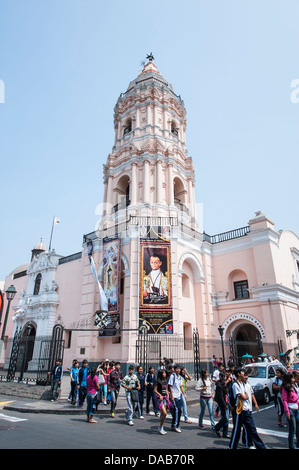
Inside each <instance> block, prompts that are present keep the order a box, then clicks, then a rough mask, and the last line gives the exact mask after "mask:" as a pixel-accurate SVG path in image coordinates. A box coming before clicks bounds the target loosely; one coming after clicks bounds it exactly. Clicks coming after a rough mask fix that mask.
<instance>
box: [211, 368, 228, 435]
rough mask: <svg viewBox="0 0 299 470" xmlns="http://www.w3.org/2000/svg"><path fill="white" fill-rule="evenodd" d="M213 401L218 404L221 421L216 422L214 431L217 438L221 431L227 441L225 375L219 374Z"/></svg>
mask: <svg viewBox="0 0 299 470" xmlns="http://www.w3.org/2000/svg"><path fill="white" fill-rule="evenodd" d="M215 401H216V402H217V403H218V406H219V409H220V413H221V419H220V421H218V423H217V424H216V426H215V427H214V430H215V432H216V434H217V436H219V437H220V436H221V434H220V430H221V429H223V437H224V438H226V439H228V438H229V435H228V418H227V408H228V401H227V388H226V384H225V374H223V373H220V374H219V380H218V381H217V382H216V390H215Z"/></svg>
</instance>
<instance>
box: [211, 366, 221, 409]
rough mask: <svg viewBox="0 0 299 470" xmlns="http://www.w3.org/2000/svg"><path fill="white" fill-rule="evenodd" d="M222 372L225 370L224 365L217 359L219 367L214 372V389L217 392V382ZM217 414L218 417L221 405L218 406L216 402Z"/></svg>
mask: <svg viewBox="0 0 299 470" xmlns="http://www.w3.org/2000/svg"><path fill="white" fill-rule="evenodd" d="M221 372H224V365H223V363H222V362H218V361H217V369H215V370H214V372H213V376H212V378H213V382H214V391H215V392H216V383H217V382H218V380H219V374H220V373H221ZM215 415H216V416H217V417H218V416H219V407H218V404H217V403H216V406H215Z"/></svg>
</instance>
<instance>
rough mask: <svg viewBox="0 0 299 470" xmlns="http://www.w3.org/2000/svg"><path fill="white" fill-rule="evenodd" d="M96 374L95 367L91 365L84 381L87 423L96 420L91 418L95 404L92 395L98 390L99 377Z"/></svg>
mask: <svg viewBox="0 0 299 470" xmlns="http://www.w3.org/2000/svg"><path fill="white" fill-rule="evenodd" d="M96 374H97V369H96V368H95V367H93V368H92V369H91V371H90V375H88V376H87V379H86V383H87V395H86V402H87V408H86V414H87V420H86V421H88V422H89V423H96V420H95V419H93V415H94V410H95V405H94V397H95V394H96V393H97V391H98V390H100V386H99V379H98V376H97V375H96Z"/></svg>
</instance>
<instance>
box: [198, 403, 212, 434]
mask: <svg viewBox="0 0 299 470" xmlns="http://www.w3.org/2000/svg"><path fill="white" fill-rule="evenodd" d="M207 405H208V410H209V415H210V421H211V425H212V427H214V426H215V421H214V409H213V398H212V397H210V398H203V397H200V415H199V417H198V425H199V426H202V420H203V416H204V414H205V410H206V406H207Z"/></svg>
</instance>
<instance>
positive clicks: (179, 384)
mask: <svg viewBox="0 0 299 470" xmlns="http://www.w3.org/2000/svg"><path fill="white" fill-rule="evenodd" d="M180 372H181V366H179V365H178V364H177V365H176V366H175V372H174V374H172V375H171V376H170V379H169V382H168V389H169V393H170V399H171V401H172V403H173V410H172V423H171V429H172V430H173V431H176V432H181V428H180V420H181V414H182V408H181V395H182V394H184V395H185V391H184V388H183V378H182V376H181V375H180ZM185 398H186V397H185Z"/></svg>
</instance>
